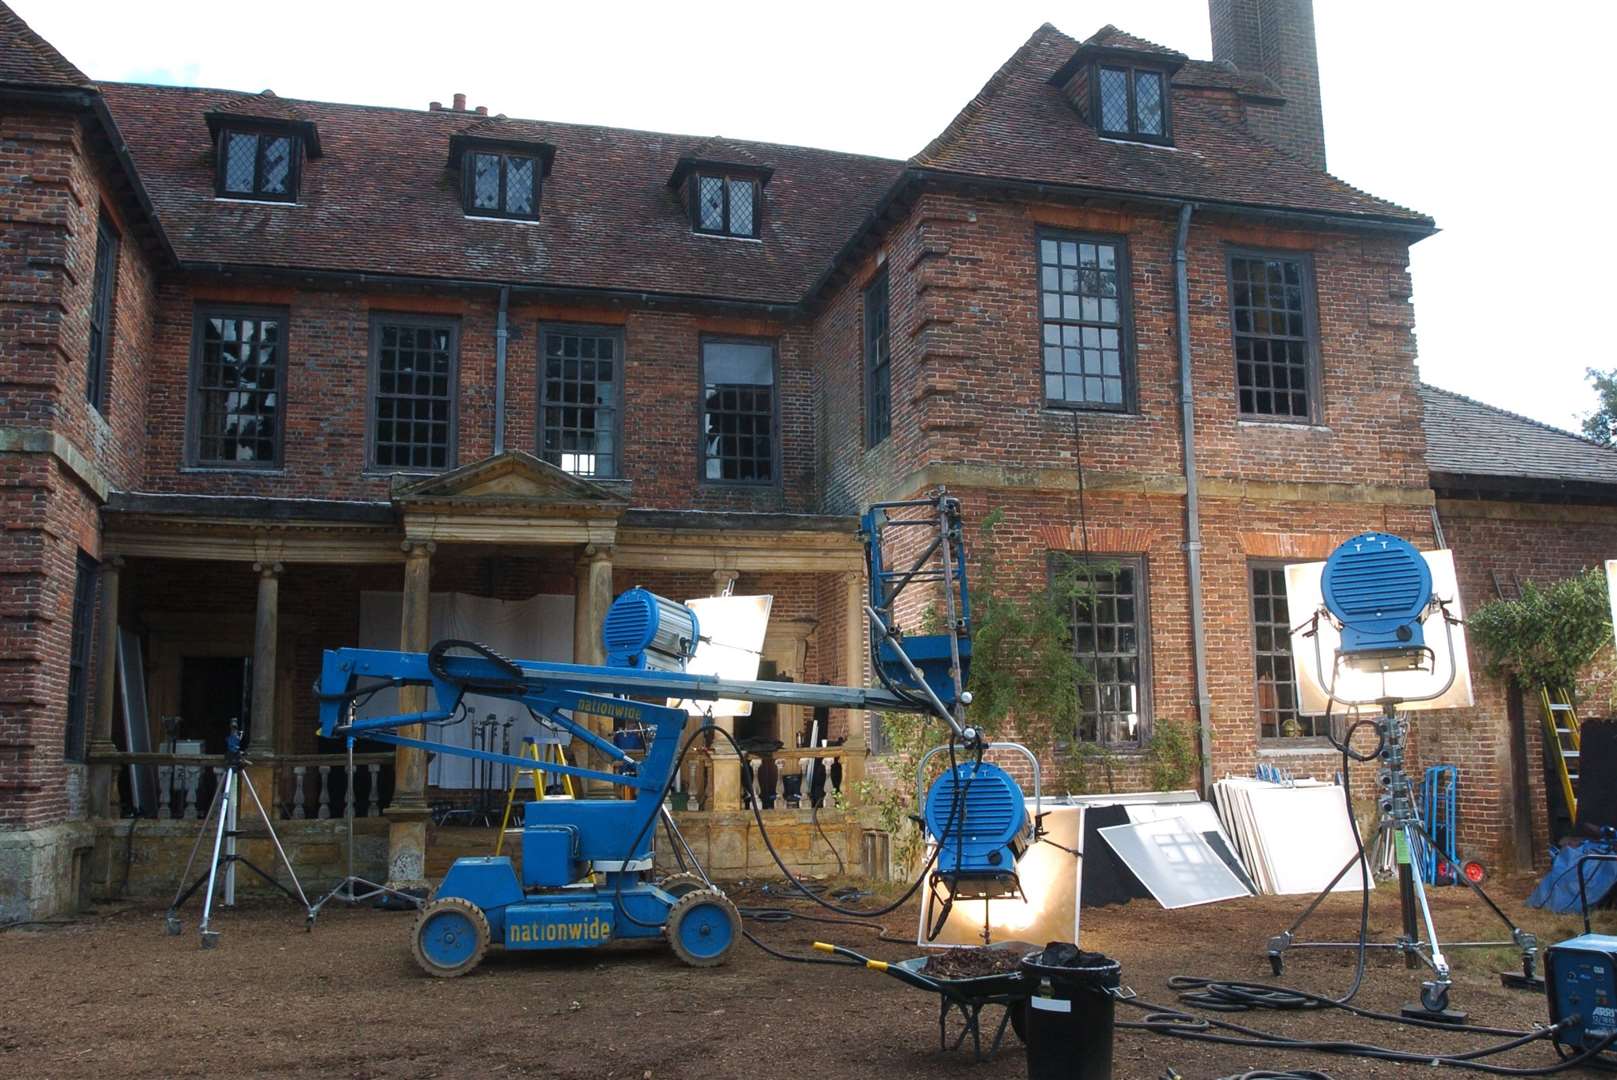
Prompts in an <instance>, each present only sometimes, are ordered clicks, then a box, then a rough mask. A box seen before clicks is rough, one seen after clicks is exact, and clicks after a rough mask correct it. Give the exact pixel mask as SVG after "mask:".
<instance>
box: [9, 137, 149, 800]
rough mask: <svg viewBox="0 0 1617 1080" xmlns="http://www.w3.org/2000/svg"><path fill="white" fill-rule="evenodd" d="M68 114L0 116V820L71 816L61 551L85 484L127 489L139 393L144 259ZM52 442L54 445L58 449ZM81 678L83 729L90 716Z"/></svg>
mask: <svg viewBox="0 0 1617 1080" xmlns="http://www.w3.org/2000/svg"><path fill="white" fill-rule="evenodd" d="M82 124H83V121H82V119H81V118H80V117H78V116H75V115H73V114H71V113H67V112H47V111H33V112H30V111H26V110H11V111H8V112H7V113H6V114H5V115H4V116H0V208H3V209H0V217H3V219H4V228H3V233H4V236H3V239H0V429H3V430H4V442H3V443H0V445H5V446H7V449H5V450H0V509H3V519H0V520H4V522H5V526H6V530H5V533H4V536H3V538H0V824H5V825H19V826H30V825H36V824H41V823H45V822H50V821H58V820H62V819H63V818H65V817H68V816H69V815H70V814H76V813H78V812H80V810H81V807H80V806H79V805H78V802H77V799H76V795H75V793H76V792H80V791H82V785H81V783H80V781H81V779H82V777H81V775H80V772H79V771H78V770H70V769H64V768H62V756H63V749H64V745H65V724H66V720H67V681H68V659H69V656H70V652H71V635H72V602H73V590H74V582H75V577H76V568H75V560H76V557H77V553H78V552H79V551H80V550H83V551H85V552H87V553H88V554H90V555H92V556H98V555H99V554H100V536H99V520H98V496H97V494H96V492H95V489H94V487H92V486H91V483H90V482H88V481H87V480H86V479H85V478H84V477H83V476H81V475H79V473H78V472H76V471H75V469H74V468H70V467H68V466H67V465H66V464H64V460H63V458H64V457H65V458H70V459H76V460H78V461H81V462H82V463H83V465H82V469H83V471H84V473H86V474H87V475H88V476H90V477H93V478H95V481H96V482H99V483H105V484H108V485H111V486H122V485H126V484H128V483H130V481H131V479H132V478H133V477H134V476H136V475H138V473H139V469H140V462H141V457H142V453H143V450H144V438H143V436H144V423H143V416H142V413H143V410H142V407H141V403H142V402H143V400H144V397H145V378H146V372H145V363H146V359H147V355H148V354H149V351H150V340H151V326H152V311H153V294H152V281H153V277H152V269H151V267H150V265H149V264H148V262H147V260H146V258H145V257H144V256H143V254H142V253H141V248H140V245H139V243H138V240H137V238H136V236H135V234H134V230H133V228H132V225H131V223H130V222H129V221H127V220H126V219H125V218H124V217H123V215H122V213H121V211H120V208H119V206H118V205H117V204H116V203H115V202H113V201H111V200H110V199H109V198H108V196H107V194H106V192H107V191H108V190H109V187H108V184H107V177H106V174H105V171H104V168H105V165H104V163H102V162H99V161H97V160H95V159H94V157H93V156H92V154H91V153H90V151H89V150H88V149H87V144H86V138H85V133H84V130H83V127H82ZM103 206H105V207H106V208H107V210H108V212H109V214H110V215H111V217H112V218H113V221H114V222H115V223H116V225H117V226H118V227H119V229H120V231H122V233H123V240H124V242H123V243H122V245H121V246H120V256H119V261H118V268H117V269H118V275H117V289H116V293H115V294H114V300H113V310H112V320H113V323H112V338H111V340H110V342H109V344H108V348H107V359H106V371H107V379H108V384H109V389H108V392H107V397H106V401H107V405H106V407H105V409H104V411H103V412H101V413H98V412H97V411H96V410H95V409H93V408H91V407H90V405H89V404H88V402H87V400H86V394H85V389H86V375H85V368H86V359H87V355H88V350H89V312H90V300H91V292H92V288H93V280H94V267H95V253H96V224H97V220H98V216H99V213H100V210H101V208H102V207H103ZM61 444H65V447H66V448H65V449H63V447H62V446H61ZM94 689H95V679H94V674H93V669H92V673H91V674H90V675H89V676H88V685H87V691H88V692H87V700H86V727H87V728H88V727H89V724H90V723H91V718H93V716H94V714H95V694H94Z"/></svg>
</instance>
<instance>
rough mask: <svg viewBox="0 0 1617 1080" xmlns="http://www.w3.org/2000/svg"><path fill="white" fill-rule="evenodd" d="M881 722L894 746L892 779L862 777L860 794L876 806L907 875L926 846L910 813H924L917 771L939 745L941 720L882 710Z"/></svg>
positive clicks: (866, 802)
mask: <svg viewBox="0 0 1617 1080" xmlns="http://www.w3.org/2000/svg"><path fill="white" fill-rule="evenodd" d="M881 723H882V733H883V736H884V738H885V739H886V741H887V745H888V747H889V748H890V752H889V753H888V754H887V756H886V757H885V758H883V763H884V764H885V765H886V766H887V767H888V768H889V769H890V770H892V774H893V775H892V779H891V780H888V781H883V780H881V779H877V778H875V777H872V778H870V779H867V780H861V781H860V782H859V797H860V799H861V800H862V801H863V803H864V805H866V806H869V807H872V808H874V809H875V811H876V817H877V821H878V823H879V824H880V826H881V828H882V831H883V832H885V833H887V835H888V836H889V837H890V840H889V843H890V844H891V847H890V849H889V852H890V855H891V858H892V862H893V866H894V868H895V869H898V870H900V871H902V872H903V873H905V874H907V873H909V872H910V871H913V870H914V869H915V868H916V867H917V865H918V864H919V863H920V859H921V849H922V845H923V837H922V835H921V830H920V828H919V827H917V826H915V825H914V824H913V823H912V822H911V821H910V815H912V814H918V813H920V812H921V811H920V807H918V806H916V805H915V787H914V784H915V770H916V768H917V767H918V766H919V765H920V763H921V755H922V754H924V753H926V751H927V750H928V749H929V748H931V747H932V746H935V745H937V742H938V732H937V726H936V725H937V721H935V720H933V719H932V718H931V717H930V716H925V715H922V714H919V713H882V719H881Z"/></svg>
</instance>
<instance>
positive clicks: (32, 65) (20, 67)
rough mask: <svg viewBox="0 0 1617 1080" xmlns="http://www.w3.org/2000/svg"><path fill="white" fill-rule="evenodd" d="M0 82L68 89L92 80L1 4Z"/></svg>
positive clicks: (2, 83) (88, 83) (85, 84)
mask: <svg viewBox="0 0 1617 1080" xmlns="http://www.w3.org/2000/svg"><path fill="white" fill-rule="evenodd" d="M0 85H11V86H38V87H60V88H64V89H65V88H70V87H77V86H88V85H90V79H89V76H87V75H85V74H84V72H82V71H80V70H79V69H78V68H76V67H74V66H73V65H72V64H70V63H68V61H67V57H65V56H63V55H62V54H61V53H59V52H57V51H56V50H55V49H54V48H53V47H52V46H51V44H50V42H48V41H46V40H45V39H44V38H42V37H40V36H39V35H38V34H36V33H34V32H33V31H32V30H30V29H29V28H28V24H27V23H25V22H23V21H22V19H20V18H18V17H17V13H16V12H14V11H12V10H11V9H10V8H9V7H7V6H6V5H5V4H0Z"/></svg>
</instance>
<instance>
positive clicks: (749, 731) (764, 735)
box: [735, 660, 780, 749]
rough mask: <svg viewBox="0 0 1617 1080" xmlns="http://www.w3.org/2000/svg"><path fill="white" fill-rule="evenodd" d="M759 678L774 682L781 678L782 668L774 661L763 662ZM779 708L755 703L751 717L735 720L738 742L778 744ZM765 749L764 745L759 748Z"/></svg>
mask: <svg viewBox="0 0 1617 1080" xmlns="http://www.w3.org/2000/svg"><path fill="white" fill-rule="evenodd" d="M758 678H759V679H762V680H764V681H766V682H774V681H776V680H778V679H779V678H780V668H779V666H778V665H776V663H775V661H773V660H762V661H759V663H758ZM778 709H779V706H777V705H775V704H773V703H766V702H762V701H755V702H753V703H752V715H751V716H738V717H736V718H735V725H736V729H735V732H736V742H738V743H740V744H741V745H742V746H746V745H747V744H748V742H749V741H755V742H757V743H759V744H767V743H773V742H776V741H777V740H778V739H779V738H780V734H779V732H778V731H777V729H776V725H775V719H776V717H777V716H778V715H779V712H778ZM758 748H759V749H764V748H765V747H764V746H763V745H760V746H759V747H758Z"/></svg>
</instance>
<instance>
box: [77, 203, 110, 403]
mask: <svg viewBox="0 0 1617 1080" xmlns="http://www.w3.org/2000/svg"><path fill="white" fill-rule="evenodd" d="M117 279H118V233H117V230H115V229H114V228H113V227H112V222H110V221H108V220H107V215H106V214H104V213H103V214H102V215H101V220H100V221H99V222H97V223H96V230H95V280H94V282H93V284H92V286H91V290H90V352H89V356H88V357H87V358H86V362H85V365H84V368H85V371H84V376H85V386H84V396H85V400H86V401H88V402H89V403H90V405H91V406H92V407H94V408H96V409H101V408H102V407H103V404H104V401H105V394H106V377H107V370H106V369H107V353H108V351H109V349H110V347H111V342H110V335H111V333H112V296H113V289H114V287H115V286H116V283H117Z"/></svg>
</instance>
